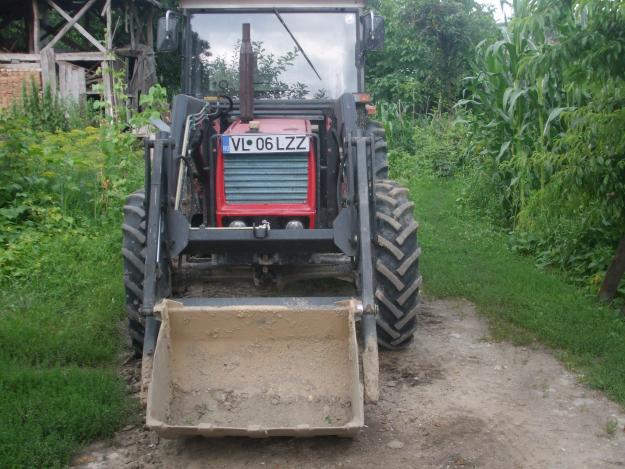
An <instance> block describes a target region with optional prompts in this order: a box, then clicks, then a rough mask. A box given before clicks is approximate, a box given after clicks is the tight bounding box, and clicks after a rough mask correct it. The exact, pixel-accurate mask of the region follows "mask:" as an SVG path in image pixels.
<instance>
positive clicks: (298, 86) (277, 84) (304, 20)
mask: <svg viewBox="0 0 625 469" xmlns="http://www.w3.org/2000/svg"><path fill="white" fill-rule="evenodd" d="M280 19H282V20H283V22H284V23H283V22H281V21H280ZM243 23H250V25H251V36H252V45H253V49H254V52H255V53H256V60H257V69H256V74H255V77H254V91H255V96H256V97H257V98H273V99H287V98H292V99H311V98H318V99H321V98H330V99H335V98H338V97H339V96H340V95H341V94H343V93H345V92H356V91H358V70H357V67H356V26H357V21H356V14H355V13H348V12H341V13H337V12H328V13H325V12H324V13H320V12H315V13H312V12H306V13H303V12H302V13H291V12H288V13H287V12H280V13H279V14H276V13H275V12H264V13H245V12H240V13H239V12H228V13H201V14H193V15H191V31H192V41H193V45H192V55H193V57H192V61H191V73H192V80H191V81H192V93H193V94H195V95H198V96H208V95H215V94H227V95H230V96H235V97H236V96H237V95H238V93H239V78H238V76H239V48H240V45H241V31H242V25H243ZM289 31H290V32H291V34H292V36H291V34H289ZM298 44H299V46H300V47H301V49H300V47H298ZM302 50H303V52H304V53H302ZM307 59H308V60H307ZM309 61H310V63H309ZM316 72H317V73H316Z"/></svg>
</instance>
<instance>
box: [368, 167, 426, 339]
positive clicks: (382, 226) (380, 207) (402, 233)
mask: <svg viewBox="0 0 625 469" xmlns="http://www.w3.org/2000/svg"><path fill="white" fill-rule="evenodd" d="M375 205H376V217H375V218H376V224H377V231H376V233H375V238H374V241H375V254H376V256H375V272H376V283H377V288H376V292H375V298H376V303H377V306H378V315H377V326H378V342H379V344H380V345H381V346H382V347H384V348H386V349H390V350H395V349H401V348H404V347H406V346H408V345H409V344H410V343H411V342H412V339H413V336H414V332H415V330H416V328H417V314H418V311H419V301H420V294H419V290H420V288H421V282H422V278H421V275H420V273H419V257H420V255H421V248H420V247H419V244H418V243H417V229H418V227H419V225H418V224H417V222H416V221H415V219H414V216H413V213H412V211H413V208H414V203H412V202H411V201H410V200H409V199H408V189H406V188H404V187H401V186H400V185H399V184H397V183H396V182H394V181H390V180H388V179H381V180H377V181H376V183H375Z"/></svg>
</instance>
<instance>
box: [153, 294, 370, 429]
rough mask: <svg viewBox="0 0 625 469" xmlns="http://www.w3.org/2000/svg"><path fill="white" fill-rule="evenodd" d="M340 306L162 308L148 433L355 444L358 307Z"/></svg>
mask: <svg viewBox="0 0 625 469" xmlns="http://www.w3.org/2000/svg"><path fill="white" fill-rule="evenodd" d="M329 300H330V301H329ZM336 300H338V299H321V298H290V299H288V300H287V299H276V298H269V299H267V298H261V299H259V298H249V299H233V300H228V301H227V302H226V301H224V300H219V299H184V300H180V301H183V302H178V301H173V300H165V301H164V302H163V303H162V304H161V305H160V307H159V309H160V311H161V319H162V324H161V328H160V332H159V335H158V340H157V344H156V350H155V353H154V361H153V369H152V379H151V383H150V386H149V391H148V402H147V425H148V427H149V428H151V429H153V430H155V431H156V432H158V433H159V434H160V435H161V436H164V437H177V436H182V435H202V436H207V437H221V436H228V435H231V436H249V437H268V436H312V435H338V436H351V435H353V434H354V433H355V432H356V431H357V430H358V429H359V428H361V427H362V426H363V425H364V411H363V391H362V386H361V383H360V378H359V365H358V347H357V342H356V332H355V326H354V302H353V301H349V300H346V301H336ZM233 301H234V302H236V303H235V304H232V302H233Z"/></svg>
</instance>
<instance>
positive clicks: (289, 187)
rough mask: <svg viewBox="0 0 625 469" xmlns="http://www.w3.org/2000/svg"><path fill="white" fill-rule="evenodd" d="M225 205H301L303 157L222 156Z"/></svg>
mask: <svg viewBox="0 0 625 469" xmlns="http://www.w3.org/2000/svg"><path fill="white" fill-rule="evenodd" d="M224 185H225V188H226V201H227V202H228V203H239V204H243V203H283V204H286V203H305V202H306V197H307V195H308V154H307V153H262V154H256V155H246V154H243V155H242V154H224Z"/></svg>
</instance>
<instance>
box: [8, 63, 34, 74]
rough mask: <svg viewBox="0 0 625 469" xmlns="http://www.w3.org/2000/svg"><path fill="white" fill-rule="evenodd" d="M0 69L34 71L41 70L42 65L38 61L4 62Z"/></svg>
mask: <svg viewBox="0 0 625 469" xmlns="http://www.w3.org/2000/svg"><path fill="white" fill-rule="evenodd" d="M0 70H32V71H34V72H36V71H41V67H40V66H39V63H37V62H20V63H17V64H2V63H0Z"/></svg>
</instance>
